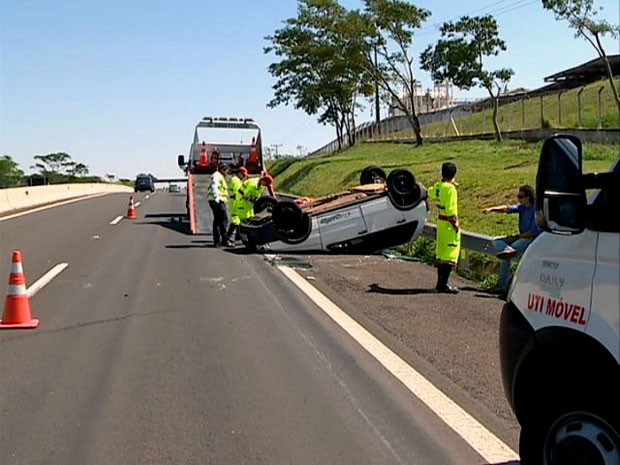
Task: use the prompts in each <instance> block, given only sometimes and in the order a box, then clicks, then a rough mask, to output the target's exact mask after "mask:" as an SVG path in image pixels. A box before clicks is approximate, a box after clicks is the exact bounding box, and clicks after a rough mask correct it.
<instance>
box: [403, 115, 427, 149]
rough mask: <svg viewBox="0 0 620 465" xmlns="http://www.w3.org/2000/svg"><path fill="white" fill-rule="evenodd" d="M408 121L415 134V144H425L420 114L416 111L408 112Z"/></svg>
mask: <svg viewBox="0 0 620 465" xmlns="http://www.w3.org/2000/svg"><path fill="white" fill-rule="evenodd" d="M407 121H409V125H410V126H411V129H413V133H414V135H415V145H417V146H421V145H424V139H423V138H422V129H421V128H420V119H419V118H418V115H416V114H415V113H413V114H411V113H407Z"/></svg>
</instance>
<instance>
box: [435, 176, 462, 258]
mask: <svg viewBox="0 0 620 465" xmlns="http://www.w3.org/2000/svg"><path fill="white" fill-rule="evenodd" d="M428 195H429V197H430V198H431V199H433V200H435V201H436V202H437V209H438V210H439V218H438V220H437V240H436V248H435V256H436V258H437V260H440V261H446V262H451V263H454V264H456V263H457V262H458V260H459V253H460V250H461V232H460V231H457V230H456V229H455V228H454V226H453V225H452V223H451V222H450V221H449V220H448V219H447V218H450V217H457V218H458V214H459V213H458V194H457V192H456V186H455V185H454V184H453V183H450V182H445V181H438V182H436V183H435V184H434V185H433V186H432V187H431V188H430V189H429V191H428Z"/></svg>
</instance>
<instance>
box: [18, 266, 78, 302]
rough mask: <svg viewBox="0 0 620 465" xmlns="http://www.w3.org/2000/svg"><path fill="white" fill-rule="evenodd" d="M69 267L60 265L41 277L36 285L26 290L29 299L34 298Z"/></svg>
mask: <svg viewBox="0 0 620 465" xmlns="http://www.w3.org/2000/svg"><path fill="white" fill-rule="evenodd" d="M68 266H69V264H68V263H59V264H58V265H56V266H54V267H53V268H52V269H51V270H49V271H48V272H47V273H45V274H44V275H43V276H41V277H40V278H39V279H38V280H37V281H36V282H35V283H33V284H32V285H30V286H28V289H26V294H27V295H28V297H32V296H33V295H35V294H36V293H37V292H39V291H40V290H41V289H43V288H44V287H45V286H47V285H48V284H49V283H50V281H51V280H52V279H54V278H55V277H56V276H58V275H59V274H60V273H62V272H63V271H64V269H65V268H67V267H68Z"/></svg>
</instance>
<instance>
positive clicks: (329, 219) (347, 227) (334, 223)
mask: <svg viewBox="0 0 620 465" xmlns="http://www.w3.org/2000/svg"><path fill="white" fill-rule="evenodd" d="M317 222H318V224H319V231H320V233H321V242H322V243H323V247H324V248H326V247H327V246H329V245H331V244H337V243H340V242H346V241H350V240H352V239H355V238H357V237H360V236H363V235H364V234H366V233H367V232H368V228H367V227H366V223H365V222H364V217H363V215H362V210H361V208H360V204H355V205H348V206H345V207H342V208H339V209H337V210H333V211H331V212H328V213H325V214H323V215H321V216H319V217H318V218H317Z"/></svg>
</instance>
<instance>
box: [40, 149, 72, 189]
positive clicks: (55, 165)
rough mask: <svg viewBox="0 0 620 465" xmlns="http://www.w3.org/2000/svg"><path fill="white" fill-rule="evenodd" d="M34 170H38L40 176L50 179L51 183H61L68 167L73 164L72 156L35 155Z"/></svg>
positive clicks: (65, 154)
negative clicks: (37, 161) (36, 161)
mask: <svg viewBox="0 0 620 465" xmlns="http://www.w3.org/2000/svg"><path fill="white" fill-rule="evenodd" d="M33 158H34V159H35V160H39V163H35V164H34V166H33V168H37V169H38V170H39V172H40V174H41V175H42V176H44V177H46V178H48V179H49V181H50V182H59V181H60V180H61V178H62V173H63V171H64V170H65V169H66V167H68V166H70V165H71V163H72V160H71V156H70V155H69V154H68V153H65V152H57V153H48V154H47V155H35V156H34V157H33Z"/></svg>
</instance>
